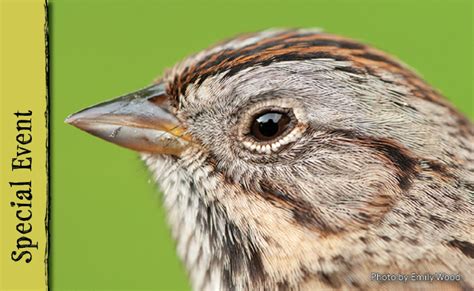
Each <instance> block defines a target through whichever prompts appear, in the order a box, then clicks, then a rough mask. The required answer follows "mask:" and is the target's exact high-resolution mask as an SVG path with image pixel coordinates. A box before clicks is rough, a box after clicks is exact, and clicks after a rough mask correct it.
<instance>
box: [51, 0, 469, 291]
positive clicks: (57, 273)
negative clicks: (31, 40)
mask: <svg viewBox="0 0 474 291" xmlns="http://www.w3.org/2000/svg"><path fill="white" fill-rule="evenodd" d="M49 2H50V10H49V12H50V26H51V29H50V32H51V35H50V42H51V43H50V47H51V74H52V80H51V97H52V102H51V103H52V104H51V127H52V128H51V142H52V145H51V150H52V163H51V166H52V167H51V183H52V194H51V197H52V200H51V208H52V213H51V259H50V262H51V278H50V279H51V280H50V284H51V287H52V288H53V290H63V289H155V290H157V289H158V290H188V289H189V288H190V287H189V283H188V281H187V279H186V275H185V272H184V269H183V266H182V265H181V263H180V262H179V260H178V259H177V257H176V255H175V251H174V245H173V242H172V240H171V238H170V234H169V231H168V228H167V225H166V223H165V215H164V211H163V209H162V208H161V206H160V196H159V193H158V192H157V191H156V190H155V187H154V186H153V184H152V183H151V182H150V176H149V174H148V172H147V170H146V169H145V167H144V166H143V164H142V163H141V162H140V160H139V159H138V156H137V154H135V153H133V152H131V151H128V150H125V149H122V148H119V147H117V146H114V145H111V144H108V143H106V142H104V141H101V140H99V139H97V138H93V137H92V136H89V135H87V134H85V133H83V132H80V131H79V130H77V129H75V128H73V127H71V126H68V125H66V124H64V122H63V120H64V118H65V117H66V116H67V115H68V114H70V113H73V112H75V111H77V110H79V109H81V108H84V107H86V106H88V105H91V104H94V103H97V102H100V101H103V100H105V99H108V98H111V97H114V96H118V95H121V94H123V93H126V92H129V91H132V90H135V89H138V88H141V87H143V86H145V85H147V84H149V83H150V82H151V81H152V80H153V79H154V78H155V77H156V76H157V75H159V74H161V72H162V71H163V70H164V69H165V68H168V67H170V66H172V65H173V64H174V63H175V62H177V61H179V60H180V59H182V58H183V57H185V56H186V55H188V54H190V53H193V52H197V51H199V50H201V49H203V48H205V47H206V46H208V45H210V44H212V43H214V42H216V41H219V40H222V39H224V38H228V37H230V36H232V35H235V34H238V33H242V32H249V31H256V30H260V29H265V28H269V27H322V28H324V29H325V30H326V31H329V32H332V33H337V34H342V35H346V36H350V37H352V38H356V39H360V40H363V41H365V42H368V43H371V44H373V45H375V46H377V47H379V48H381V49H383V50H386V51H388V52H390V53H392V54H394V55H396V56H398V57H399V58H400V59H401V60H403V61H404V62H405V63H407V64H409V65H410V66H412V67H413V68H415V69H416V70H417V71H418V72H419V73H421V74H422V75H423V76H424V77H425V78H426V79H427V81H428V82H430V83H431V84H433V85H434V86H435V87H436V88H438V89H439V90H441V91H442V92H443V93H444V94H445V95H446V96H447V97H448V98H449V99H450V100H451V101H452V102H453V103H454V104H455V106H456V107H457V108H459V109H460V110H461V111H463V112H464V113H466V114H467V115H468V116H470V117H471V119H472V118H473V117H474V108H473V107H474V106H473V99H474V98H473V86H472V80H473V72H472V68H473V57H472V52H473V46H472V41H473V33H472V29H473V25H472V20H473V17H472V16H473V9H472V2H471V0H465V1H460V0H457V1H456V0H454V1H453V0H451V1H436V0H424V1H420V0H418V1H410V0H399V1H375V0H373V1H369V0H366V1H340V0H339V1H334V0H331V1H303V0H299V1H295V0H292V1H255V0H254V1H252V0H246V1H243V0H240V1H217V0H215V1H210V0H209V1H179V0H166V1H165V0H163V1H145V0H141V1H137V0H135V1H132V0H128V1H110V0H109V1H105V0H102V1H98V0H89V1H78V0H76V1H72V0H50V1H49Z"/></svg>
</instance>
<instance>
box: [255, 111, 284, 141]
mask: <svg viewBox="0 0 474 291" xmlns="http://www.w3.org/2000/svg"><path fill="white" fill-rule="evenodd" d="M289 122H290V119H289V117H288V115H286V114H284V113H280V112H267V113H264V114H262V115H259V116H258V117H257V118H256V119H254V121H253V124H252V135H253V136H254V137H255V138H257V139H258V140H270V139H273V138H275V137H277V136H278V135H280V134H281V133H283V131H284V130H285V129H286V127H287V125H288V124H289Z"/></svg>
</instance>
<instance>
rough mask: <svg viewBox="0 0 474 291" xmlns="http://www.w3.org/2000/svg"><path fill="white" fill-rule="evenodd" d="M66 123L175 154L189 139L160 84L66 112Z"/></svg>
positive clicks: (134, 145)
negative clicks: (68, 113) (70, 112)
mask: <svg viewBox="0 0 474 291" xmlns="http://www.w3.org/2000/svg"><path fill="white" fill-rule="evenodd" d="M66 122H67V123H69V124H71V125H74V126H75V127H77V128H79V129H81V130H84V131H86V132H88V133H90V134H92V135H95V136H97V137H100V138H102V139H105V140H107V141H109V142H112V143H115V144H117V145H120V146H123V147H126V148H129V149H132V150H136V151H139V152H147V153H160V154H169V155H175V156H179V155H180V153H181V152H182V151H183V150H184V149H186V148H187V147H188V146H189V145H190V142H191V138H190V136H189V135H187V134H186V133H185V129H184V128H183V127H182V125H181V123H180V122H179V120H178V119H177V118H176V117H175V115H173V114H172V113H171V112H170V103H169V99H168V96H167V95H166V92H165V90H164V86H163V84H162V83H159V84H154V85H151V86H149V87H146V88H144V89H142V90H139V91H136V92H134V93H130V94H127V95H125V96H122V97H119V98H116V99H113V100H111V101H107V102H104V103H100V104H98V105H95V106H92V107H89V108H86V109H84V110H81V111H79V112H77V113H74V114H72V115H70V116H69V117H68V118H67V119H66Z"/></svg>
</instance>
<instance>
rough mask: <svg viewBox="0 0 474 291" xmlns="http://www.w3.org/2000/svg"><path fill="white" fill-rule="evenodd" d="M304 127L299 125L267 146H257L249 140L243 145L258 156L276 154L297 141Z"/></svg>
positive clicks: (257, 144)
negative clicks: (283, 147) (258, 154)
mask: <svg viewBox="0 0 474 291" xmlns="http://www.w3.org/2000/svg"><path fill="white" fill-rule="evenodd" d="M305 129H306V126H304V125H302V124H299V125H297V126H296V127H295V128H294V129H293V130H292V131H291V132H290V133H288V134H287V135H285V136H283V137H282V138H280V139H279V140H277V141H276V142H272V143H268V144H259V143H256V142H253V141H250V140H245V141H243V145H244V147H245V148H247V149H248V150H250V151H253V152H257V153H260V154H270V153H272V152H278V150H279V149H280V148H281V147H282V146H284V145H287V144H289V143H292V142H295V141H297V140H298V139H299V138H300V137H301V136H302V135H303V132H304V131H305Z"/></svg>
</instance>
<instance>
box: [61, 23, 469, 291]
mask: <svg viewBox="0 0 474 291" xmlns="http://www.w3.org/2000/svg"><path fill="white" fill-rule="evenodd" d="M66 122H67V123H69V124H71V125H73V126H75V127H77V128H79V129H81V130H84V131H86V132H88V133H90V134H92V135H95V136H97V137H99V138H101V139H104V140H106V141H109V142H112V143H114V144H117V145H119V146H122V147H125V148H128V149H132V150H134V151H137V152H138V153H139V155H140V157H141V159H142V160H143V162H144V163H145V165H146V166H147V168H148V169H149V170H150V171H151V173H152V174H153V177H154V181H156V184H157V185H158V187H159V189H160V190H161V192H162V193H163V198H162V203H163V205H164V207H165V209H166V212H167V221H168V223H169V226H170V232H171V235H172V237H173V238H174V240H175V243H176V250H177V253H178V255H179V257H180V259H181V261H182V263H183V265H184V266H185V268H186V271H187V274H188V277H189V279H190V282H191V285H192V288H193V290H319V289H324V290H331V289H332V290H420V288H421V289H423V288H430V289H436V288H444V289H447V290H472V289H473V288H474V235H473V233H474V231H473V225H474V215H473V214H474V210H473V199H474V154H473V152H474V125H473V123H472V122H471V121H470V120H469V119H468V118H467V117H466V116H464V115H463V114H462V113H460V111H458V110H457V109H456V108H455V107H454V106H453V105H452V104H451V103H450V102H449V101H448V100H447V99H446V98H445V97H444V96H443V95H442V94H441V93H440V92H439V91H438V90H436V89H434V88H433V87H432V86H431V85H429V84H428V83H427V82H426V81H424V80H423V79H422V78H421V77H420V76H419V74H418V73H416V72H415V71H414V69H412V68H410V67H409V66H408V65H406V64H404V63H403V62H402V61H400V60H398V59H396V58H395V57H393V56H391V55H389V54H388V53H385V52H383V51H381V50H379V49H377V48H375V47H373V46H371V45H368V44H365V43H363V42H360V41H357V40H353V39H350V38H347V37H343V36H339V35H334V34H330V33H326V32H324V31H322V30H319V29H311V28H309V29H304V28H281V29H268V30H263V31H258V32H253V33H247V34H241V35H238V36H236V37H234V38H230V39H227V40H224V41H222V42H220V43H217V44H215V45H213V46H211V47H209V48H207V49H204V50H202V51H201V52H198V53H196V54H194V55H191V56H189V57H187V58H185V59H184V60H182V61H180V62H179V63H178V64H176V65H175V66H174V67H173V68H171V69H168V70H166V71H165V72H164V74H163V75H162V76H161V77H159V78H157V79H156V80H155V81H153V82H152V83H151V85H148V86H146V87H144V88H143V89H140V90H138V91H136V92H133V93H130V94H125V95H123V96H121V97H118V98H116V99H113V100H110V101H106V102H104V103H100V104H98V105H95V106H92V107H89V108H86V109H84V110H81V111H79V112H77V113H75V114H72V115H70V116H69V117H68V118H67V119H66ZM124 166H125V165H124Z"/></svg>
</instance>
